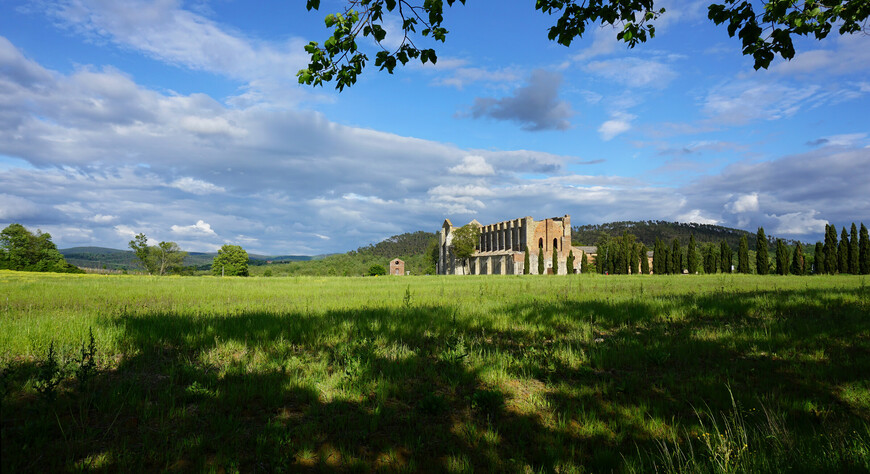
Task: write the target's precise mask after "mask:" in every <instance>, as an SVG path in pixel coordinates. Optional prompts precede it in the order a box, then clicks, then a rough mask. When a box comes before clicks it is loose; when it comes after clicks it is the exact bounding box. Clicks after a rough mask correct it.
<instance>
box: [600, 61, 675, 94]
mask: <svg viewBox="0 0 870 474" xmlns="http://www.w3.org/2000/svg"><path fill="white" fill-rule="evenodd" d="M584 69H585V70H586V71H588V72H591V73H593V74H597V75H599V76H601V77H604V78H606V79H607V80H609V81H613V82H617V83H620V84H622V85H624V86H627V87H653V88H658V89H662V88H664V87H665V86H667V85H668V84H669V83H670V82H671V81H673V80H674V79H676V77H677V73H676V72H674V70H673V69H671V67H670V66H668V65H667V64H664V63H662V62H659V61H654V60H649V59H640V58H619V59H607V60H603V61H591V62H589V63H587V64H586V65H585V66H584Z"/></svg>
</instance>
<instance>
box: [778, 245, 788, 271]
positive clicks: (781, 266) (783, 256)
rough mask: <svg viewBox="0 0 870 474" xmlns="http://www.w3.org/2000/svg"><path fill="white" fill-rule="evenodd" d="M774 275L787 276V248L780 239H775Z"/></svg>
mask: <svg viewBox="0 0 870 474" xmlns="http://www.w3.org/2000/svg"><path fill="white" fill-rule="evenodd" d="M776 274H777V275H788V248H786V246H785V242H784V241H783V240H782V239H776Z"/></svg>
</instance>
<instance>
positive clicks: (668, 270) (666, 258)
mask: <svg viewBox="0 0 870 474" xmlns="http://www.w3.org/2000/svg"><path fill="white" fill-rule="evenodd" d="M673 267H674V263H673V260H671V248H670V247H668V244H666V243H665V242H664V241H662V273H664V274H665V275H670V274H672V273H674V268H673Z"/></svg>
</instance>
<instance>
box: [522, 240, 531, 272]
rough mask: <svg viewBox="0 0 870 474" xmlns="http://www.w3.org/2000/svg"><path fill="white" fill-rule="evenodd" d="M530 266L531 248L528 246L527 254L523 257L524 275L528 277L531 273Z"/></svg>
mask: <svg viewBox="0 0 870 474" xmlns="http://www.w3.org/2000/svg"><path fill="white" fill-rule="evenodd" d="M529 265H531V262H530V261H529V246H528V245H526V254H525V255H524V256H523V275H528V274H529V272H530V271H531V268H529Z"/></svg>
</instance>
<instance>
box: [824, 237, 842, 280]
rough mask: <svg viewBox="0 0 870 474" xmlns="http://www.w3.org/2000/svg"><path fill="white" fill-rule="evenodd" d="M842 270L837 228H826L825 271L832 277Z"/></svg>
mask: <svg viewBox="0 0 870 474" xmlns="http://www.w3.org/2000/svg"><path fill="white" fill-rule="evenodd" d="M839 268H840V260H839V257H838V255H837V228H836V227H835V226H833V225H826V226H825V271H826V272H827V273H830V274H831V275H834V274H836V273H837V272H838V271H839Z"/></svg>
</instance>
